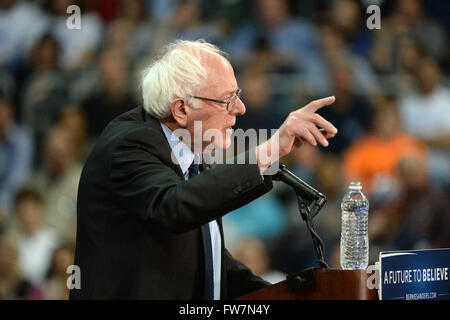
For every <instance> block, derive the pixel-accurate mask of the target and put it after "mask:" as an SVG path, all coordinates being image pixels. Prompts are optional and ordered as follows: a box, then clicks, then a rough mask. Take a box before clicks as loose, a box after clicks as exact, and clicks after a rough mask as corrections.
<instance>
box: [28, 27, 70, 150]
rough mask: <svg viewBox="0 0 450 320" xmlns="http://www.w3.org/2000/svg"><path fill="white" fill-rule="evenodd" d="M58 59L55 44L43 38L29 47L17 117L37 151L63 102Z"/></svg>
mask: <svg viewBox="0 0 450 320" xmlns="http://www.w3.org/2000/svg"><path fill="white" fill-rule="evenodd" d="M59 55H60V49H59V44H58V42H57V41H56V40H55V38H54V37H53V36H51V35H50V34H46V35H44V36H43V37H42V38H41V39H40V40H39V41H38V42H37V43H36V45H35V46H34V47H33V49H32V51H31V54H30V59H29V61H28V64H27V67H28V70H27V72H26V73H27V76H25V79H24V84H23V89H22V90H23V97H21V108H20V113H21V114H20V116H21V119H22V121H23V123H24V124H25V125H27V126H28V127H29V128H30V130H32V133H33V136H34V141H35V143H36V146H37V148H36V150H37V151H39V150H40V147H41V142H42V139H43V136H44V135H45V133H46V132H47V131H48V130H50V128H51V127H53V126H54V125H55V123H56V122H57V120H58V117H59V114H60V112H61V111H62V109H63V107H64V105H65V102H66V100H67V93H68V83H67V80H68V79H67V78H66V76H65V75H64V73H63V72H62V71H61V70H60V68H59ZM37 159H39V155H38V157H37Z"/></svg>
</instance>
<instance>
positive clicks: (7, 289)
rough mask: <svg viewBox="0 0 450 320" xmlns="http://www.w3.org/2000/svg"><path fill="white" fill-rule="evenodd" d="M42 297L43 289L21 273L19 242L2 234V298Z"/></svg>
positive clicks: (32, 298)
mask: <svg viewBox="0 0 450 320" xmlns="http://www.w3.org/2000/svg"><path fill="white" fill-rule="evenodd" d="M42 297H43V294H42V291H41V290H40V289H39V288H37V287H34V286H32V285H31V284H30V283H29V282H28V281H26V280H25V279H24V278H23V277H22V275H21V273H20V269H19V261H18V254H17V243H15V242H14V240H13V239H12V238H9V237H7V236H5V235H3V234H0V300H39V299H42Z"/></svg>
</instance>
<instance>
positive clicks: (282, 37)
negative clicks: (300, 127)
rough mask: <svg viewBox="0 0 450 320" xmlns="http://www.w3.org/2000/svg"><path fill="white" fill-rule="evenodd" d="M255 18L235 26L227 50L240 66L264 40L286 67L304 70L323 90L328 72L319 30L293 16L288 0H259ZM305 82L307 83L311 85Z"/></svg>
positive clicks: (311, 81) (299, 70) (308, 78)
mask: <svg viewBox="0 0 450 320" xmlns="http://www.w3.org/2000/svg"><path fill="white" fill-rule="evenodd" d="M256 3H257V6H256V11H255V14H256V18H255V20H254V21H252V20H251V21H250V22H249V23H247V24H244V25H242V26H240V27H238V28H237V29H236V32H235V33H234V34H233V36H232V38H231V40H230V42H229V44H228V45H225V49H226V50H227V51H228V52H230V53H231V57H232V59H233V61H234V63H236V64H237V65H239V66H243V65H245V64H248V62H249V59H250V58H251V53H252V50H251V49H252V48H254V47H255V44H256V43H257V42H259V41H261V39H263V40H264V41H266V42H267V44H268V46H269V48H270V50H272V51H273V52H274V53H275V54H276V56H277V57H278V59H277V60H276V61H277V62H280V64H282V66H280V67H282V68H283V69H287V66H290V67H291V69H293V70H296V71H298V72H302V73H303V74H305V75H306V76H307V80H308V84H309V85H311V87H313V88H315V89H316V90H322V89H323V86H324V83H323V81H322V79H323V74H324V73H325V69H324V65H323V61H322V60H321V58H320V54H319V51H318V47H317V43H316V38H317V36H316V30H315V28H314V26H313V25H311V24H310V23H309V22H308V21H306V20H303V19H301V18H298V17H294V16H292V15H291V14H290V12H289V4H288V2H287V1H286V0H258V1H256ZM308 84H305V85H308Z"/></svg>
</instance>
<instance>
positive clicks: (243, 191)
mask: <svg viewBox="0 0 450 320" xmlns="http://www.w3.org/2000/svg"><path fill="white" fill-rule="evenodd" d="M271 188H272V182H271V180H270V179H265V180H264V181H263V179H262V178H261V175H260V173H259V169H258V167H257V165H255V164H253V165H250V164H244V165H240V164H239V165H237V164H235V165H228V164H224V165H217V166H215V167H214V168H211V169H209V170H204V171H203V172H202V173H201V174H200V175H198V176H196V177H194V178H192V179H190V180H188V181H185V180H184V176H183V173H182V172H181V168H180V167H179V166H178V164H176V163H173V162H172V160H171V149H170V146H169V144H168V142H167V139H166V137H165V136H164V133H163V131H162V128H161V126H160V124H159V121H158V120H157V119H155V118H153V117H151V116H149V115H148V114H146V113H145V112H144V109H143V108H142V107H138V108H135V109H133V110H130V111H129V112H127V113H124V114H122V115H120V116H119V117H118V118H116V119H114V120H113V121H112V122H111V123H110V124H109V125H108V126H107V127H106V128H105V130H104V131H103V133H102V135H101V136H100V138H99V140H98V142H97V144H96V146H95V147H94V149H93V150H92V152H91V153H90V155H89V157H88V158H87V160H86V163H85V166H84V168H83V172H82V175H81V179H80V185H79V190H78V202H77V206H78V207H77V212H78V220H77V242H76V253H75V265H78V266H79V267H80V269H81V289H72V290H71V292H70V299H202V297H203V284H204V251H203V242H202V241H203V235H202V228H201V226H202V225H203V224H205V223H207V222H208V221H212V220H214V219H219V227H220V231H221V234H222V270H221V271H222V272H221V276H222V282H221V298H222V299H231V298H234V297H237V296H240V295H242V294H245V293H247V292H251V291H254V290H257V289H259V288H262V287H265V286H267V285H269V283H268V282H265V281H263V280H262V279H261V278H259V277H256V276H255V275H253V274H252V273H251V272H250V270H249V269H248V268H246V267H245V266H244V265H243V264H241V263H240V262H238V261H236V260H234V259H233V258H232V256H231V255H230V253H229V252H228V251H227V250H226V249H225V248H224V247H223V242H224V241H223V230H222V225H221V221H220V217H221V216H223V215H224V214H226V213H227V212H230V211H232V210H234V209H236V208H239V207H241V206H243V205H245V204H246V203H248V202H250V201H252V200H254V199H256V198H257V197H259V196H261V195H262V194H264V193H265V192H267V191H269V190H270V189H271Z"/></svg>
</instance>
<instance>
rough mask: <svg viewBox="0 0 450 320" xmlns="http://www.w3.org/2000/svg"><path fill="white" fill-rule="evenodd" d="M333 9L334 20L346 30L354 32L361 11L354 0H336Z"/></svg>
mask: <svg viewBox="0 0 450 320" xmlns="http://www.w3.org/2000/svg"><path fill="white" fill-rule="evenodd" d="M335 3H336V5H335V7H334V10H333V18H334V22H335V24H336V25H337V26H339V28H340V29H341V30H342V31H344V32H352V31H354V30H355V29H357V28H358V26H359V22H360V18H361V17H360V11H359V7H358V4H357V3H356V2H355V1H354V0H344V1H336V2H335Z"/></svg>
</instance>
